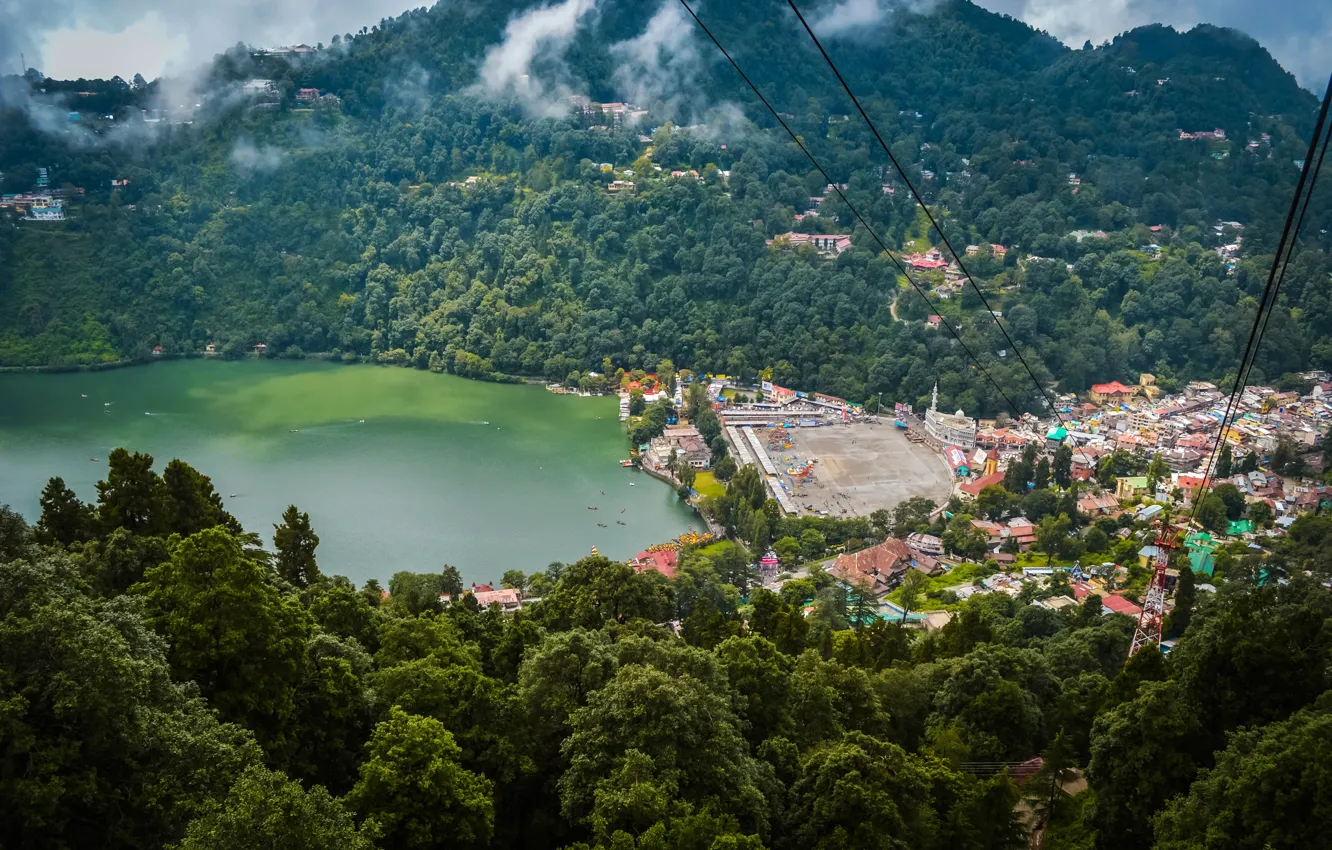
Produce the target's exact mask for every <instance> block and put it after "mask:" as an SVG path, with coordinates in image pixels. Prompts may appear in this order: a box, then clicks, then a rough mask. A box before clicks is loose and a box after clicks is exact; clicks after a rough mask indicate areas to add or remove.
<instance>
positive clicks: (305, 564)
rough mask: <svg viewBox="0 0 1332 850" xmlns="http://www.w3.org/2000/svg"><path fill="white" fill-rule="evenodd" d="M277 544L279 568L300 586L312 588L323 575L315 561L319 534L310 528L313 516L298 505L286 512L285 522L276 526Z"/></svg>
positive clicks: (279, 573)
mask: <svg viewBox="0 0 1332 850" xmlns="http://www.w3.org/2000/svg"><path fill="white" fill-rule="evenodd" d="M273 546H274V547H275V548H276V549H277V565H276V566H277V571H278V575H280V576H282V578H284V579H286V580H287V581H289V582H291V583H292V584H294V585H296V586H297V587H308V586H309V585H311V584H312V583H314V582H315V581H318V580H319V578H320V574H319V566H318V565H317V564H316V563H315V554H314V553H315V548H316V547H317V546H319V535H317V534H315V533H314V529H313V528H311V527H310V515H309V514H307V513H301V512H300V511H299V510H297V509H296V506H295V505H287V509H286V510H285V511H283V512H282V525H275V526H273Z"/></svg>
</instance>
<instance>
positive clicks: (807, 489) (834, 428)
mask: <svg viewBox="0 0 1332 850" xmlns="http://www.w3.org/2000/svg"><path fill="white" fill-rule="evenodd" d="M760 434H761V435H762V440H763V444H764V447H765V449H766V451H767V453H768V457H769V458H771V459H772V463H773V465H774V466H775V467H777V472H778V477H779V478H780V479H781V480H782V484H783V485H784V486H785V489H786V492H787V493H789V494H790V496H791V499H792V501H794V502H795V503H796V505H797V506H798V507H799V509H800V513H801V515H803V516H808V515H811V514H813V515H819V514H826V515H828V516H864V515H867V514H869V513H870V512H871V511H874V510H878V509H879V508H887V509H889V510H891V509H892V508H893V506H894V505H896V504H897V503H898V502H901V501H905V500H906V499H910V498H912V497H913V496H924V497H926V498H929V499H933V500H934V501H935V502H937V503H939V504H942V503H943V502H944V501H946V500H947V499H948V494H949V493H950V492H951V490H952V484H953V477H952V475H951V473H950V472H949V469H948V464H947V463H945V462H944V460H943V458H942V457H941V456H940V455H937V454H935V453H934V452H933V451H931V450H930V449H929V448H927V447H926V446H922V445H917V444H915V443H912V442H910V441H908V440H907V438H906V436H905V435H904V434H903V433H902V432H900V431H898V430H897V429H896V428H895V427H893V424H892V422H891V420H889V421H885V422H881V423H878V424H872V423H864V424H855V425H829V426H825V427H821V428H764V429H762V430H761V431H760Z"/></svg>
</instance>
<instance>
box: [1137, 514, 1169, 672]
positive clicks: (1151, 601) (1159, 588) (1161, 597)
mask: <svg viewBox="0 0 1332 850" xmlns="http://www.w3.org/2000/svg"><path fill="white" fill-rule="evenodd" d="M1174 548H1175V538H1174V535H1173V534H1172V533H1171V531H1170V517H1169V515H1168V514H1163V515H1162V519H1161V530H1160V531H1159V532H1158V533H1157V535H1156V568H1155V570H1153V572H1152V580H1151V581H1150V582H1149V583H1148V584H1147V592H1146V593H1145V594H1143V600H1142V612H1141V613H1140V614H1138V628H1137V630H1136V631H1134V632H1133V643H1132V645H1130V646H1129V658H1132V657H1133V656H1134V654H1135V653H1137V651H1138V650H1140V649H1142V648H1143V647H1144V646H1147V645H1148V644H1151V645H1153V646H1155V647H1156V648H1157V649H1158V650H1159V649H1160V647H1161V622H1162V620H1163V619H1164V618H1165V599H1166V567H1167V566H1168V565H1169V564H1170V553H1171V552H1172V551H1173V550H1174Z"/></svg>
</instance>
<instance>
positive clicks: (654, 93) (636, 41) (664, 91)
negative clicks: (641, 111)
mask: <svg viewBox="0 0 1332 850" xmlns="http://www.w3.org/2000/svg"><path fill="white" fill-rule="evenodd" d="M694 28H695V24H694V22H693V20H692V19H691V18H690V17H689V16H688V14H686V13H685V11H684V9H683V8H682V7H681V6H680V4H679V3H678V2H676V0H663V2H662V4H661V8H659V9H658V10H657V12H656V14H654V15H653V16H652V18H651V19H650V20H649V21H648V23H647V26H646V27H645V28H644V29H643V32H642V33H641V34H639V35H638V36H635V37H634V38H631V39H629V40H627V41H622V42H620V43H619V44H616V45H613V46H612V47H611V49H610V54H611V56H612V57H613V58H614V59H615V60H616V61H617V62H618V63H619V64H618V65H617V66H616V68H615V74H614V80H615V86H616V89H617V90H618V91H619V92H620V94H621V95H622V96H623V97H624V98H625V99H626V100H627V101H629V102H630V103H635V104H638V105H640V106H644V107H648V108H651V109H652V110H653V111H654V112H655V113H659V114H662V115H663V117H675V115H676V114H677V113H679V112H682V111H683V112H685V113H686V114H689V113H691V112H692V110H689V109H687V108H685V107H684V102H685V101H690V100H695V101H696V100H700V99H701V98H700V97H699V95H700V93H701V92H702V91H703V89H704V86H702V85H701V84H700V73H699V72H700V71H701V70H704V67H705V66H704V62H703V58H702V56H701V55H700V52H699V48H698V41H697V40H696V38H695V36H696V33H695V32H694Z"/></svg>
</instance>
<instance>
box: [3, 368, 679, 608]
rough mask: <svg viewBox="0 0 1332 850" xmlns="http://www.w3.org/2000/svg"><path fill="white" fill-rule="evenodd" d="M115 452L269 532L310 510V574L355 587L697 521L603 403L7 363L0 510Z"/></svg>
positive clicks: (91, 472)
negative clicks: (630, 445)
mask: <svg viewBox="0 0 1332 850" xmlns="http://www.w3.org/2000/svg"><path fill="white" fill-rule="evenodd" d="M117 446H124V447H125V448H127V449H130V450H137V451H144V452H148V453H150V454H152V455H153V457H154V458H156V461H157V463H156V467H157V469H158V471H159V472H160V471H161V469H162V467H163V466H164V465H165V464H166V462H167V461H168V460H170V459H171V458H173V457H179V458H181V459H182V460H185V461H187V462H188V463H190V464H191V465H193V466H194V467H195V468H197V469H198V470H199V471H201V472H203V473H204V474H206V475H209V476H211V477H212V479H213V484H214V486H215V487H216V488H217V490H218V492H219V493H221V494H222V496H223V501H224V502H225V503H226V506H227V509H228V510H229V511H231V513H232V514H234V515H235V516H236V517H237V519H239V520H240V521H241V522H242V523H243V524H244V525H245V527H246V528H247V529H249V530H252V531H259V532H260V533H261V534H263V536H264V537H265V539H266V540H271V538H272V531H273V523H275V522H278V521H279V519H280V515H281V513H282V510H283V509H284V508H285V507H286V506H287V505H288V504H295V505H297V506H299V507H300V509H301V510H303V511H308V512H309V513H310V518H311V521H312V523H313V525H314V528H315V532H316V533H317V534H318V535H319V537H320V544H319V549H318V552H317V556H318V559H319V565H320V567H321V569H322V570H323V571H324V572H325V573H336V574H341V575H345V576H348V577H350V578H351V579H353V580H354V581H356V582H357V583H358V584H359V583H361V582H363V581H365V580H366V579H369V578H378V579H380V580H386V579H387V578H388V577H389V576H390V575H392V574H393V573H394V572H397V571H399V570H412V571H419V572H424V571H435V570H438V569H439V568H440V567H441V566H442V565H443V564H446V563H448V564H453V565H455V566H457V567H458V568H459V570H461V571H462V574H463V576H464V577H465V578H466V579H468V580H470V581H476V582H483V581H490V580H494V581H498V580H499V577H500V574H501V573H503V572H504V571H505V570H509V569H520V570H523V571H525V572H532V571H535V570H539V569H543V568H544V567H545V566H546V565H547V564H548V563H550V562H551V561H573V560H576V559H578V558H580V557H582V556H584V555H586V554H588V552H589V551H590V550H591V548H592V547H593V546H595V547H597V549H598V551H600V552H601V553H602V554H604V555H606V556H608V557H611V558H627V557H630V556H632V555H633V554H634V553H635V552H637V551H639V550H641V549H644V548H646V547H647V546H648V545H650V544H652V543H660V542H664V541H666V540H668V539H670V538H672V537H675V536H677V535H679V534H680V533H681V532H683V531H685V530H686V529H687V528H689V527H690V526H694V527H696V528H702V526H703V523H702V520H701V519H699V518H698V517H697V516H696V515H695V514H694V513H693V511H692V510H690V509H689V508H688V507H687V506H686V505H684V504H682V503H681V502H680V501H679V499H678V498H677V497H676V496H675V494H674V492H672V490H671V488H670V487H668V486H667V485H666V484H664V483H662V482H659V481H657V480H656V479H653V478H651V477H649V476H647V475H645V474H643V473H641V472H639V471H637V470H628V469H623V468H621V467H620V466H619V464H618V461H619V459H620V458H622V457H625V456H626V453H627V448H626V441H625V438H624V434H623V430H622V428H621V427H620V423H619V422H618V406H617V403H616V400H615V399H614V398H609V397H607V398H578V397H575V396H557V395H555V394H553V393H550V392H547V391H546V390H545V389H543V388H541V387H536V386H526V385H503V384H489V383H481V382H477V381H468V380H464V379H462V378H456V377H453V376H451V375H434V374H431V373H428V372H422V371H417V370H413V369H401V368H381V367H375V366H343V365H333V364H327V363H320V362H313V361H303V362H301V361H247V362H232V363H227V362H220V361H212V360H182V361H171V362H164V363H155V364H152V365H151V366H141V367H133V368H127V369H115V370H110V371H105V372H92V373H64V374H0V504H9V505H11V506H12V507H13V508H14V509H15V510H17V511H19V512H20V513H21V514H23V515H24V516H25V517H27V518H28V519H29V521H35V520H36V519H37V517H38V515H39V514H40V507H39V505H38V495H39V493H40V491H41V488H42V486H43V485H44V484H45V483H46V480H47V479H48V478H50V477H51V476H54V475H59V476H61V477H62V478H64V479H65V483H66V484H67V485H68V486H69V487H71V488H73V489H74V490H75V492H77V493H78V494H79V496H80V497H81V498H83V499H84V500H87V501H92V500H94V499H96V496H97V490H96V482H97V481H98V480H100V479H101V478H102V477H103V476H104V475H105V472H106V458H107V455H108V454H109V453H110V451H111V450H112V449H113V448H116V447H117ZM94 459H96V460H94ZM232 494H234V495H232ZM588 506H593V507H596V508H597V510H595V511H591V510H588ZM622 509H623V512H621V511H622ZM617 520H620V521H623V522H624V523H625V524H624V525H618V524H617V522H616V521H617ZM599 522H601V523H605V524H606V525H607V526H608V527H606V528H600V527H598V523H599Z"/></svg>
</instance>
